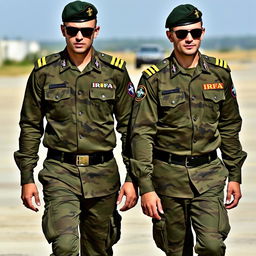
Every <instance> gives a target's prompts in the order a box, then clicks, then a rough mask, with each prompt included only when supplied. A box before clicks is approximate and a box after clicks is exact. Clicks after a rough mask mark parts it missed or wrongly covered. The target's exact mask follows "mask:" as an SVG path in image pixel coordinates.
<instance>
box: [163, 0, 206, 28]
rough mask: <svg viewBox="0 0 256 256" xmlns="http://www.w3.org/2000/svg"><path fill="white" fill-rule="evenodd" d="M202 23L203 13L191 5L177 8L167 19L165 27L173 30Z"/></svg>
mask: <svg viewBox="0 0 256 256" xmlns="http://www.w3.org/2000/svg"><path fill="white" fill-rule="evenodd" d="M199 21H202V12H200V11H199V10H198V9H197V8H196V7H195V6H193V5H191V4H181V5H179V6H177V7H175V8H174V9H173V10H172V12H171V13H170V14H169V16H168V17H167V19H166V23H165V27H166V28H173V27H177V26H184V25H189V24H193V23H197V22H199Z"/></svg>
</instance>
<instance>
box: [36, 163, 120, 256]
mask: <svg viewBox="0 0 256 256" xmlns="http://www.w3.org/2000/svg"><path fill="white" fill-rule="evenodd" d="M110 164H111V163H110ZM106 165H107V164H106ZM61 167H62V169H61ZM64 167H65V168H64ZM68 167H70V168H68ZM68 169H70V171H73V174H72V173H71V172H70V174H69V175H70V183H68V184H67V182H66V181H67V180H68V179H67V178H66V179H65V176H67V175H68V173H67V170H68ZM75 169H77V168H73V170H72V169H71V166H68V165H67V164H61V163H60V164H59V163H57V162H56V161H55V162H54V161H52V160H51V161H48V160H47V161H45V163H44V169H43V170H42V171H41V172H40V173H39V180H40V181H41V183H42V184H43V192H44V201H45V211H44V215H43V219H42V228H43V232H44V235H45V237H46V239H47V240H48V242H49V243H51V244H52V251H53V254H51V256H78V255H81V256H111V255H113V251H112V246H113V245H114V244H115V243H116V242H117V241H118V240H119V238H120V229H121V216H120V215H119V214H118V212H117V209H116V199H117V192H114V193H111V194H109V195H104V196H95V197H93V198H85V197H84V194H83V189H82V186H81V180H80V178H79V177H76V175H75V174H77V176H79V170H77V172H75ZM57 170H61V172H62V175H59V174H58V173H57ZM56 173H57V174H56ZM72 175H73V176H72ZM79 183H80V187H81V189H80V192H79V189H78V187H79V185H78V184H79ZM72 185H73V187H72ZM74 187H75V188H74Z"/></svg>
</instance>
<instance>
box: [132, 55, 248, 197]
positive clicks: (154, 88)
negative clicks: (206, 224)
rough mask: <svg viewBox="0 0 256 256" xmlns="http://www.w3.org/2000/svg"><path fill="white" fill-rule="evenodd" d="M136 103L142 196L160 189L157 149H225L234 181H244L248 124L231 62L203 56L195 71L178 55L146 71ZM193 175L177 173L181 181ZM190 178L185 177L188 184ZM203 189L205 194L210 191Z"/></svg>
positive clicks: (135, 145)
mask: <svg viewBox="0 0 256 256" xmlns="http://www.w3.org/2000/svg"><path fill="white" fill-rule="evenodd" d="M134 104H135V105H134V108H133V114H132V132H131V139H132V140H131V146H132V154H133V157H132V159H131V166H132V171H133V173H134V175H135V176H136V177H137V179H138V183H139V186H140V191H141V194H143V193H146V192H149V191H153V190H154V187H155V186H154V183H153V182H152V176H154V165H153V159H152V158H153V154H152V153H153V149H158V150H162V151H166V152H169V153H173V154H177V155H189V156H195V155H202V154H206V153H209V152H211V151H214V150H216V149H217V148H220V150H221V153H222V159H223V162H224V164H225V166H226V168H227V170H228V173H229V174H228V177H229V180H230V181H237V182H241V166H242V164H243V162H244V160H245V158H246V153H245V152H243V151H242V147H241V144H240V142H239V136H238V133H239V131H240V128H241V122H242V120H241V117H240V114H239V109H238V104H237V99H236V95H235V89H234V86H233V82H232V79H231V75H230V69H229V67H228V65H227V63H226V61H223V60H219V59H216V58H212V57H208V56H205V55H201V54H200V59H199V63H198V65H197V67H196V68H195V69H194V70H191V69H190V71H189V70H188V69H184V68H182V67H181V66H180V65H179V64H178V62H177V60H176V59H175V57H174V55H173V54H172V55H171V56H170V57H169V58H167V59H165V60H163V61H162V62H161V63H159V64H157V65H153V66H151V67H150V68H148V69H146V70H145V71H144V72H143V75H142V77H141V79H140V82H139V86H138V89H137V92H136V99H135V103H134ZM177 168H178V167H177ZM174 169H175V168H174ZM174 169H173V170H170V171H168V172H175V170H174ZM198 169H200V168H197V171H196V172H199V171H198ZM176 171H177V170H176ZM177 172H178V171H177ZM202 172H205V174H206V172H207V171H206V170H204V171H203V170H202ZM208 172H209V168H208ZM188 173H189V174H187V172H186V171H183V174H180V173H179V174H178V173H177V175H176V176H175V174H173V176H172V178H173V177H174V179H175V177H176V178H177V179H180V180H179V181H177V182H181V180H182V179H183V177H182V175H183V176H184V177H185V176H189V175H190V177H189V178H190V179H191V180H192V182H193V177H192V173H193V171H192V170H191V172H188ZM196 175H199V174H196ZM196 175H195V176H196ZM200 175H201V177H203V176H204V174H203V173H201V174H200ZM161 177H162V178H161V179H162V181H159V182H163V183H164V182H165V180H166V179H168V175H167V174H166V176H165V174H164V171H163V172H162V176H161ZM189 178H188V177H186V178H184V180H186V182H187V184H189ZM211 179H212V177H211ZM159 180H160V179H159ZM171 182H172V181H171ZM174 183H175V181H174ZM195 183H196V182H195ZM166 186H168V184H166ZM196 186H197V185H196ZM198 186H199V189H198V190H199V191H201V192H202V191H203V190H205V189H206V186H205V187H202V185H198ZM177 187H182V184H181V185H179V186H177ZM166 191H167V188H166ZM164 193H165V192H164ZM166 193H167V194H168V192H166ZM184 196H186V193H185V194H184Z"/></svg>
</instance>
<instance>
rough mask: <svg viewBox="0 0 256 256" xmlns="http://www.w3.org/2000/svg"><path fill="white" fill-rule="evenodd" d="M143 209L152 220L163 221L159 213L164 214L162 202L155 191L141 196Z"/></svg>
mask: <svg viewBox="0 0 256 256" xmlns="http://www.w3.org/2000/svg"><path fill="white" fill-rule="evenodd" d="M141 207H142V210H143V213H144V214H146V215H148V216H150V217H152V218H155V219H158V220H161V217H160V215H159V213H161V214H163V213H164V211H163V207H162V204H161V200H160V198H159V197H158V195H157V194H156V192H154V191H153V192H148V193H145V194H143V195H142V196H141Z"/></svg>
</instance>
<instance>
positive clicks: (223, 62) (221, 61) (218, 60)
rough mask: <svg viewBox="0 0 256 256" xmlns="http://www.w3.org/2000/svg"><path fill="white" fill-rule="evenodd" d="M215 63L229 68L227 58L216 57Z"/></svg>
mask: <svg viewBox="0 0 256 256" xmlns="http://www.w3.org/2000/svg"><path fill="white" fill-rule="evenodd" d="M215 64H216V65H217V66H220V67H223V68H227V67H228V63H227V62H226V61H225V60H222V59H218V58H216V61H215Z"/></svg>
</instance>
